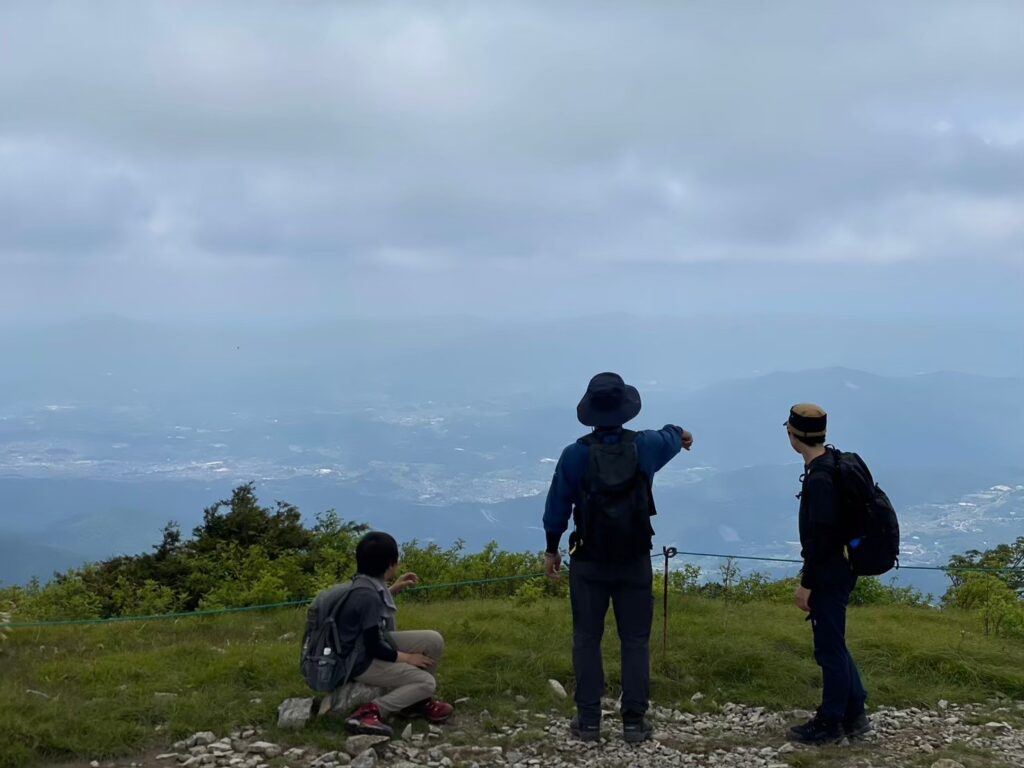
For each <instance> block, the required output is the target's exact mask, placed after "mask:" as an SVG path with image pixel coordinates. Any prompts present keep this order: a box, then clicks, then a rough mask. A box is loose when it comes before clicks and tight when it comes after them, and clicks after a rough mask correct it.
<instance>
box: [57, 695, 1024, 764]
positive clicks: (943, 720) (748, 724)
mask: <svg viewBox="0 0 1024 768" xmlns="http://www.w3.org/2000/svg"><path fill="white" fill-rule="evenodd" d="M608 714H609V715H610V716H609V717H608V718H606V721H605V722H606V726H605V728H604V731H603V733H602V739H601V741H600V742H599V743H597V744H582V743H580V742H576V741H572V740H570V739H569V735H568V723H567V722H566V721H565V718H564V717H562V716H560V715H550V714H541V713H536V712H530V711H528V710H521V711H520V712H519V717H518V718H517V720H516V721H513V722H511V723H509V724H508V725H505V726H501V727H499V728H498V729H497V730H494V729H491V730H490V732H487V731H486V730H485V729H482V728H481V727H480V726H479V725H478V724H477V723H476V722H475V720H476V718H474V722H459V721H455V722H453V724H452V725H450V726H447V727H445V728H443V729H442V728H437V727H430V728H429V729H428V728H427V726H425V725H424V724H423V723H417V724H416V726H415V729H406V730H405V732H404V734H401V735H404V738H399V737H397V736H396V738H395V739H394V740H392V741H388V740H386V739H382V738H380V737H372V736H370V737H366V736H364V737H353V738H350V739H349V740H348V741H347V742H346V743H345V744H344V746H343V747H342V749H340V750H339V751H337V752H324V751H322V750H314V749H302V748H288V747H283V746H278V745H276V744H273V743H270V742H267V741H264V740H262V738H261V735H260V733H259V731H258V730H256V729H251V730H246V731H236V732H235V733H233V734H231V735H229V736H227V737H224V738H218V737H217V736H216V735H215V734H213V733H204V734H196V735H194V736H193V737H192V738H191V739H188V740H186V741H184V742H179V743H178V744H176V745H175V748H174V749H173V750H171V751H169V752H167V753H164V754H160V755H149V756H146V757H143V758H135V760H134V761H132V760H122V761H116V762H106V761H104V762H93V763H85V764H84V765H91V766H92V767H93V768H107V767H108V766H117V768H127V767H129V766H135V767H136V768H278V766H280V767H282V768H283V766H288V767H289V768H343V767H344V766H350V768H455V767H458V766H465V767H466V768H472V767H473V766H476V767H477V768H485V766H503V767H505V768H533V767H534V766H545V767H547V766H551V767H552V768H558V767H559V766H587V767H588V768H605V767H606V766H607V767H608V768H612V767H615V768H625V767H626V766H722V767H723V768H725V767H736V768H740V767H742V768H788V766H808V765H820V766H827V767H828V768H833V767H834V768H868V767H873V768H922V767H923V768H929V767H930V768H958V767H959V768H980V767H981V766H986V767H987V766H992V767H993V768H996V767H998V766H1005V767H1006V768H1024V702H1005V701H1004V702H990V703H987V704H977V705H967V706H956V705H947V704H946V703H945V702H940V706H939V707H938V708H937V709H935V710H927V709H893V708H887V707H883V708H880V709H877V710H875V711H873V712H872V713H871V718H872V721H873V723H874V726H875V730H874V732H873V733H871V734H869V735H867V736H866V737H864V738H862V739H857V740H855V741H853V742H844V743H843V744H841V745H838V746H832V747H826V748H811V747H802V746H795V745H792V744H789V743H787V742H786V741H785V740H784V733H785V727H786V725H787V724H789V723H792V722H795V721H797V720H798V719H800V718H802V717H805V716H807V713H804V712H787V713H777V712H769V711H766V710H764V709H763V708H758V707H746V706H742V705H737V704H727V705H725V706H724V707H722V708H721V709H720V710H718V711H714V712H706V713H699V714H690V713H683V712H679V711H676V710H671V709H665V708H660V707H655V708H654V709H653V711H652V713H651V714H652V716H653V717H652V719H653V721H654V724H655V734H654V739H653V740H652V741H650V742H647V743H644V744H641V745H638V746H631V745H627V744H625V743H624V742H623V741H622V735H621V730H620V729H619V728H617V727H613V726H617V725H618V723H617V721H616V720H615V718H614V716H613V713H611V712H609V713H608ZM481 716H482V717H481V719H484V720H486V719H489V716H488V715H487V714H486V713H481ZM466 719H468V718H466ZM65 768H66V767H65Z"/></svg>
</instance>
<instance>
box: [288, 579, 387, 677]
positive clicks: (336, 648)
mask: <svg viewBox="0 0 1024 768" xmlns="http://www.w3.org/2000/svg"><path fill="white" fill-rule="evenodd" d="M357 589H371V590H372V587H369V586H361V585H359V584H357V583H354V582H349V583H347V584H339V585H337V586H334V587H331V588H330V589H325V590H324V591H323V592H321V593H320V594H319V595H317V596H316V597H315V598H314V599H313V602H312V603H310V605H309V608H308V609H307V611H306V631H305V632H304V633H303V637H302V654H301V655H300V657H299V672H300V673H301V674H302V677H303V679H304V680H305V681H306V684H307V685H308V686H309V687H310V688H312V689H313V690H314V691H321V692H323V693H327V692H329V691H333V690H334V689H335V688H338V687H339V686H342V685H344V684H345V683H347V682H348V679H349V676H350V675H351V674H352V669H353V667H354V666H355V663H356V657H357V655H358V654H357V652H356V651H357V648H358V644H359V643H362V642H363V639H362V636H361V635H360V636H359V637H357V638H356V639H355V641H354V642H350V643H349V644H348V647H343V640H342V637H341V634H340V633H339V632H338V625H337V620H338V617H339V616H340V615H341V609H342V608H343V607H344V605H345V603H346V602H347V601H348V598H349V597H350V596H351V595H352V593H353V592H355V591H356V590H357Z"/></svg>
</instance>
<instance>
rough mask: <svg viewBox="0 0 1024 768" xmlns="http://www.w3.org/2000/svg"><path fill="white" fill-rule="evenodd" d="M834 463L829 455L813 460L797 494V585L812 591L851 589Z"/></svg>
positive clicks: (850, 574) (850, 573) (850, 576)
mask: <svg viewBox="0 0 1024 768" xmlns="http://www.w3.org/2000/svg"><path fill="white" fill-rule="evenodd" d="M835 473H836V464H835V458H834V457H833V456H832V454H831V453H825V454H824V455H822V456H819V457H818V458H816V459H815V460H814V461H812V462H811V463H810V464H809V465H808V466H807V469H806V471H805V472H804V475H803V489H802V490H801V492H800V547H801V550H800V556H801V557H802V558H803V560H804V567H803V571H802V572H801V576H800V584H801V586H803V587H806V588H807V589H810V590H811V591H812V592H813V591H814V590H816V589H817V590H832V589H850V585H851V582H852V578H853V577H852V572H851V570H850V564H849V562H848V561H847V559H846V555H845V547H846V540H845V536H844V531H843V525H842V519H841V516H840V506H839V498H838V495H837V493H836V487H835Z"/></svg>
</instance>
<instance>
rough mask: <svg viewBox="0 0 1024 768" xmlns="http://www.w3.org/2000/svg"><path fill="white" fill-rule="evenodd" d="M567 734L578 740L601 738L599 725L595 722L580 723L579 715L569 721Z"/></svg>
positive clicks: (596, 739)
mask: <svg viewBox="0 0 1024 768" xmlns="http://www.w3.org/2000/svg"><path fill="white" fill-rule="evenodd" d="M569 735H570V736H572V737H573V738H574V739H577V740H579V741H598V740H599V739H600V738H601V726H600V725H599V724H597V723H594V724H593V725H591V724H590V723H586V724H581V723H580V719H579V717H574V718H573V719H572V720H570V721H569Z"/></svg>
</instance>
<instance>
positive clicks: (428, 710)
mask: <svg viewBox="0 0 1024 768" xmlns="http://www.w3.org/2000/svg"><path fill="white" fill-rule="evenodd" d="M454 710H455V707H453V706H452V705H451V704H448V703H447V702H444V701H435V700H434V699H431V700H430V701H428V702H427V703H426V704H424V705H423V716H424V717H425V718H427V722H429V723H443V722H444V721H446V720H447V719H448V718H449V717H451V716H452V712H453V711H454Z"/></svg>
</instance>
